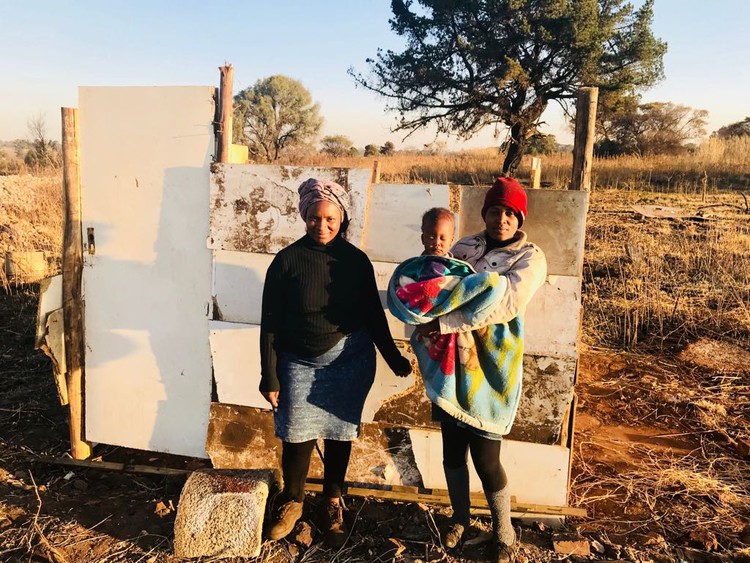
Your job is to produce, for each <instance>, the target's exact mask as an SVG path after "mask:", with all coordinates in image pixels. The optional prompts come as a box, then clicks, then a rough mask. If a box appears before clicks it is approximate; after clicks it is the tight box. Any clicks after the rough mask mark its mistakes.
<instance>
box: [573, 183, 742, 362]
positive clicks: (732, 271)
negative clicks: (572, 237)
mask: <svg viewBox="0 0 750 563" xmlns="http://www.w3.org/2000/svg"><path fill="white" fill-rule="evenodd" d="M635 203H641V204H659V205H670V206H675V205H679V206H682V207H683V208H685V209H686V210H688V211H693V212H695V211H696V210H698V209H699V208H700V207H701V206H705V205H719V204H726V205H724V206H721V207H709V208H707V209H706V210H705V211H706V215H705V217H704V219H705V220H702V221H701V220H667V219H640V218H639V216H637V215H636V214H635V212H633V211H632V209H631V208H630V206H631V205H633V204H635ZM739 204H742V199H740V198H739V197H738V196H737V195H733V194H714V195H710V196H708V199H706V200H705V201H704V200H703V198H702V196H699V195H690V194H679V195H675V194H662V195H655V194H653V193H644V192H634V191H633V192H622V191H615V190H607V191H599V192H594V193H593V194H592V197H591V207H590V212H589V218H588V225H587V237H586V256H585V262H584V296H585V303H584V325H585V327H586V330H585V331H584V339H585V341H586V342H587V343H589V344H591V345H597V346H610V347H620V348H625V349H635V348H637V347H638V346H639V345H640V344H648V345H650V346H653V345H656V346H659V347H660V348H663V347H664V346H665V345H668V346H669V347H672V346H678V347H679V346H683V345H685V344H686V343H687V342H688V341H689V340H691V339H694V338H695V337H697V336H699V335H703V336H708V337H711V338H716V339H719V340H722V339H725V340H731V341H735V342H739V343H741V344H744V345H750V253H748V252H747V249H748V248H750V215H748V214H746V213H742V212H740V211H739V210H737V209H735V208H734V207H730V205H739Z"/></svg>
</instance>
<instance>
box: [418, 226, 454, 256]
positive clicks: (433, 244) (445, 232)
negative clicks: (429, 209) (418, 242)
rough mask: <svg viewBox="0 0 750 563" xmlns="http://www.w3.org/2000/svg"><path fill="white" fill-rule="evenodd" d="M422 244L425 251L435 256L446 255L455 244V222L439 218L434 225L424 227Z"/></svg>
mask: <svg viewBox="0 0 750 563" xmlns="http://www.w3.org/2000/svg"><path fill="white" fill-rule="evenodd" d="M422 244H423V245H424V251H425V253H427V254H432V255H433V256H445V255H446V254H448V251H449V250H450V248H451V245H452V244H453V222H451V221H448V220H446V219H442V220H438V222H437V223H435V224H432V225H429V224H428V225H424V226H423V227H422Z"/></svg>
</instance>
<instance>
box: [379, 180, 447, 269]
mask: <svg viewBox="0 0 750 563" xmlns="http://www.w3.org/2000/svg"><path fill="white" fill-rule="evenodd" d="M451 189H456V188H451V187H450V186H438V185H421V184H375V185H373V186H372V195H371V201H370V211H369V217H368V221H367V230H366V232H365V244H364V250H365V252H367V255H368V256H369V257H370V259H371V260H376V261H379V262H396V263H398V262H403V261H404V260H406V259H407V258H411V257H412V256H419V255H420V254H422V251H423V250H424V248H423V247H422V241H421V240H420V237H421V234H422V228H421V227H422V215H423V214H424V212H425V211H427V210H428V209H430V208H432V207H445V208H447V209H451ZM455 219H456V233H458V223H459V220H458V216H456V217H455Z"/></svg>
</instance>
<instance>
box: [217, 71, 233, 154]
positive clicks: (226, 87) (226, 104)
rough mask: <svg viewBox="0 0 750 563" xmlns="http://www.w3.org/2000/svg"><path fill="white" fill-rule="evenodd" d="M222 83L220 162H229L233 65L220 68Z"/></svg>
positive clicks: (220, 85)
mask: <svg viewBox="0 0 750 563" xmlns="http://www.w3.org/2000/svg"><path fill="white" fill-rule="evenodd" d="M219 71H220V72H221V82H220V83H219V143H218V145H219V146H218V151H217V152H218V162H229V150H230V149H231V147H232V114H233V107H232V80H233V78H234V69H233V68H232V65H224V66H220V67H219Z"/></svg>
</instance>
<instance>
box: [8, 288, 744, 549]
mask: <svg viewBox="0 0 750 563" xmlns="http://www.w3.org/2000/svg"><path fill="white" fill-rule="evenodd" d="M35 315H36V293H35V288H34V287H33V286H27V287H23V288H14V289H12V290H11V293H9V294H8V293H6V294H3V295H2V297H1V298H0V358H1V359H2V364H1V365H2V378H3V379H2V383H3V393H2V395H1V396H0V445H1V447H2V450H1V452H2V453H0V560H1V561H19V562H20V561H53V562H60V561H70V562H77V561H92V562H94V561H97V562H98V561H101V562H104V561H142V562H173V561H176V559H175V558H174V556H172V555H171V554H172V552H173V550H172V540H173V531H172V530H173V524H174V517H175V509H176V507H177V504H178V501H179V494H180V490H181V486H182V484H183V483H184V479H180V478H163V477H153V476H145V475H134V474H127V473H121V472H113V471H102V470H91V469H84V470H81V469H78V468H75V469H72V468H70V467H65V466H61V465H55V464H49V463H43V462H39V461H38V460H37V459H36V458H37V456H45V457H60V456H65V455H66V452H67V449H68V442H67V439H68V437H67V424H66V411H65V408H63V407H61V406H60V405H59V404H58V402H57V398H56V393H55V389H54V383H53V380H52V377H51V370H50V365H49V362H48V360H47V358H46V357H45V356H44V355H42V354H41V353H40V352H34V351H32V348H33V340H34V321H35ZM721 353H729V354H730V356H729V358H730V359H731V360H732V361H733V362H735V363H734V364H732V363H729V364H728V365H729V367H730V368H738V367H739V368H742V369H744V370H746V369H747V366H749V365H750V362H748V361H746V355H747V354H748V353H747V352H745V351H743V350H739V349H734V350H732V349H727V348H726V346H723V345H721V344H717V343H716V342H710V343H709V342H703V343H699V345H696V346H693V348H692V349H691V348H690V347H689V348H687V349H686V350H685V351H683V352H682V354H680V355H677V356H674V357H664V356H659V357H657V356H653V357H650V356H644V355H627V354H623V353H621V352H620V353H615V352H612V351H607V350H595V349H584V351H583V353H582V355H581V366H580V373H579V382H578V386H577V393H578V397H579V402H578V411H577V419H576V437H575V466H574V475H573V488H572V494H573V498H572V504H573V505H576V506H581V507H585V508H586V509H587V510H588V512H589V517H588V518H585V519H577V520H573V521H570V522H569V523H568V529H567V530H566V531H565V533H566V534H567V535H570V534H580V535H581V536H582V537H583V538H585V539H586V540H587V541H586V542H584V543H585V544H587V545H588V548H589V549H590V555H588V556H585V555H572V556H571V555H566V554H562V553H556V552H555V551H554V548H553V541H554V540H555V539H558V538H559V537H560V534H561V532H555V531H552V530H549V529H545V528H544V527H543V526H539V525H533V524H532V525H523V526H519V528H518V531H519V532H520V537H521V542H522V549H521V554H520V557H519V560H520V561H561V560H578V561H587V560H592V561H595V560H600V561H606V560H625V561H750V551H749V550H748V549H747V546H748V544H750V527H748V525H747V523H748V516H749V515H750V503H749V502H748V499H750V496H749V495H748V483H749V482H750V481H749V478H750V468H749V467H748V463H747V460H748V457H747V456H748V451H747V450H745V449H743V448H745V447H746V446H747V442H746V441H741V440H737V439H736V438H733V437H732V436H739V435H740V434H741V433H742V432H745V435H746V430H747V429H746V428H744V429H742V428H731V427H724V428H717V429H711V428H710V417H711V413H712V410H711V405H712V404H713V405H720V404H721V405H723V404H726V398H727V396H728V397H729V398H730V399H732V400H734V401H735V403H736V404H737V407H738V410H737V413H735V414H736V415H737V424H743V425H746V422H747V418H746V415H747V409H748V396H750V391H749V390H748V378H747V376H748V373H747V371H744V372H743V371H737V370H732V369H730V370H729V371H727V370H726V369H725V368H726V365H727V362H726V361H725V362H720V361H719V360H720V359H721V356H720V354H721ZM743 354H744V355H745V356H743ZM712 362H713V363H714V364H717V363H720V364H721V365H722V366H723V367H722V369H720V370H718V369H716V366H715V365H714V366H713V367H712V366H711V364H712ZM730 403H731V400H730ZM716 408H718V407H717V406H714V409H716ZM726 419H727V417H724V420H726ZM94 455H95V456H96V457H97V458H100V459H103V460H109V461H123V462H131V463H133V462H135V463H149V464H150V465H154V466H159V465H162V466H169V467H183V468H197V467H200V466H201V465H203V464H204V462H202V461H201V460H190V459H185V458H175V457H172V458H167V457H163V456H157V455H153V454H148V453H146V452H138V451H132V450H126V449H123V448H113V447H105V446H99V447H97V449H96V450H95V452H94ZM704 466H705V467H707V468H708V469H707V470H705V471H704V470H702V469H701V468H702V467H704ZM313 503H314V500H313ZM348 507H349V515H350V517H351V518H352V520H353V523H354V525H355V533H354V534H353V535H352V537H351V538H350V540H349V542H348V543H347V545H346V546H345V547H344V548H343V549H342V550H341V551H340V552H338V553H334V552H331V551H330V550H326V549H325V548H324V547H323V546H322V545H321V544H320V542H319V541H315V542H314V543H313V545H312V546H311V547H310V548H309V549H307V550H306V552H305V547H304V546H300V545H299V544H297V543H295V542H286V541H282V542H267V543H266V544H264V547H263V554H262V555H261V557H260V558H259V560H264V561H292V560H294V556H296V557H298V558H299V557H302V559H299V560H304V561H376V560H381V561H390V560H397V561H414V562H415V561H441V560H442V561H482V560H486V556H485V553H484V551H485V546H484V545H482V544H476V545H465V546H464V547H463V548H462V549H461V550H459V551H457V552H453V553H451V554H446V552H445V551H444V550H443V549H442V548H441V547H440V545H439V541H438V539H437V535H436V532H435V526H436V525H439V524H440V523H441V522H442V521H444V519H445V518H446V515H445V511H444V510H442V511H441V510H439V509H438V508H436V507H429V506H424V505H410V504H402V503H390V502H378V501H374V500H363V499H350V500H349V503H348ZM355 515H356V518H355ZM475 524H476V529H477V532H478V533H480V532H481V531H487V530H488V522H487V520H486V519H484V518H477V519H476V521H475ZM299 536H300V538H299V539H300V541H302V540H301V537H302V536H304V534H300V535H299ZM480 537H481V536H480ZM390 538H392V540H391V539H390ZM394 542H395V543H394ZM394 546H398V548H397V549H395V548H394V549H391V551H390V554H388V553H386V552H387V550H388V549H389V548H392V547H394ZM743 548H744V549H743ZM395 550H401V553H399V554H398V556H396V557H394V555H395ZM597 550H599V551H601V552H602V553H597ZM381 555H382V557H380V559H378V557H379V556H381Z"/></svg>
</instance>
